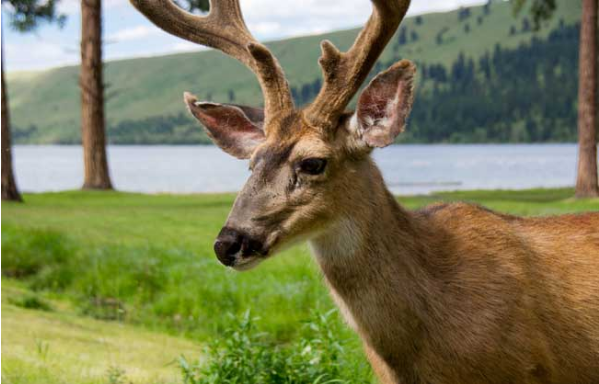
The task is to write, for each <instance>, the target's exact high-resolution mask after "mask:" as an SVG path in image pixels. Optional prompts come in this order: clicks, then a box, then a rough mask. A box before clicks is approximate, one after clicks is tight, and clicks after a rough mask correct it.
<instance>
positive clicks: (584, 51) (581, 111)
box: [576, 0, 599, 197]
mask: <svg viewBox="0 0 599 384" xmlns="http://www.w3.org/2000/svg"><path fill="white" fill-rule="evenodd" d="M579 49H580V51H579V64H578V65H579V67H578V72H579V77H578V79H579V82H578V174H577V178H576V197H599V184H598V183H597V53H598V52H597V0H583V2H582V20H581V23H580V48H579Z"/></svg>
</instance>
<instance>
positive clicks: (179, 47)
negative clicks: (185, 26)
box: [173, 41, 207, 52]
mask: <svg viewBox="0 0 599 384" xmlns="http://www.w3.org/2000/svg"><path fill="white" fill-rule="evenodd" d="M204 49H207V48H206V47H204V46H201V45H198V44H194V43H190V42H188V41H181V42H178V43H175V44H174V45H173V51H175V52H191V51H201V50H204Z"/></svg>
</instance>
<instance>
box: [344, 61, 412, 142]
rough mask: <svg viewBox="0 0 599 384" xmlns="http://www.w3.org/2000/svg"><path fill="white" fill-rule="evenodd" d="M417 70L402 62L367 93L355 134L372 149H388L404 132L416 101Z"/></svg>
mask: <svg viewBox="0 0 599 384" xmlns="http://www.w3.org/2000/svg"><path fill="white" fill-rule="evenodd" d="M415 73H416V66H415V65H414V64H413V63H412V62H410V61H408V60H402V61H400V62H398V63H395V64H394V65H393V66H391V67H390V68H389V69H387V70H386V71H384V72H381V73H379V74H378V75H377V76H376V77H375V78H374V79H372V81H371V82H370V84H368V86H367V87H366V88H365V89H364V91H363V92H362V94H361V95H360V98H359V99H358V105H357V108H356V113H355V115H354V118H353V119H352V123H351V124H352V125H353V126H352V127H351V128H352V130H353V131H354V132H356V133H357V135H358V136H359V137H358V139H361V141H362V142H363V143H365V144H366V145H368V146H369V147H386V146H387V145H389V144H391V143H393V141H394V140H395V138H396V137H397V135H399V134H400V133H401V132H402V131H403V130H404V128H405V125H406V120H407V118H408V115H409V114H410V111H411V110H412V102H413V100H414V85H413V80H414V74H415Z"/></svg>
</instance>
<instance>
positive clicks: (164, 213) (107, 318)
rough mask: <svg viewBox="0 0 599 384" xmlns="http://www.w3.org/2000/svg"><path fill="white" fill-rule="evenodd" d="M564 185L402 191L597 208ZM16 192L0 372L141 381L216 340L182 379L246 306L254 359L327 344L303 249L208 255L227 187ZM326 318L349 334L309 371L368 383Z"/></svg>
mask: <svg viewBox="0 0 599 384" xmlns="http://www.w3.org/2000/svg"><path fill="white" fill-rule="evenodd" d="M571 196H573V190H572V189H551V190H527V191H469V192H452V193H440V194H437V195H432V196H418V197H401V198H399V200H400V202H401V203H402V204H404V205H405V206H407V207H409V208H418V207H421V206H423V205H426V204H429V203H432V202H435V201H456V200H461V201H463V200H466V201H472V202H476V203H479V204H483V205H485V206H487V207H489V208H492V209H496V210H500V211H503V212H510V213H514V214H519V215H551V214H560V213H567V212H582V211H599V201H597V200H574V199H572V198H571ZM24 198H25V201H26V203H25V204H14V203H2V253H3V255H2V256H3V257H2V274H3V276H4V278H3V281H2V289H3V291H2V293H3V294H2V309H3V311H2V323H3V324H2V325H4V327H3V334H2V336H3V337H2V343H3V344H2V363H3V364H2V374H3V379H4V378H8V379H7V380H8V381H7V382H9V383H46V382H49V383H60V382H77V383H79V382H82V383H87V382H90V383H92V382H93V383H95V382H98V383H99V382H102V383H105V382H106V383H109V382H114V383H120V382H122V383H128V381H127V380H133V382H135V383H138V382H139V383H146V382H148V381H147V380H150V379H149V378H151V377H153V376H152V375H158V376H157V377H166V376H160V375H166V373H167V372H171V374H172V372H173V369H175V368H176V367H175V368H173V367H170V366H169V367H165V365H164V364H166V362H168V361H172V359H174V358H176V357H177V356H179V355H180V354H186V355H187V356H188V357H190V358H191V359H192V360H190V361H194V360H195V359H196V358H197V356H198V355H199V352H198V351H197V347H195V346H194V345H198V344H192V343H191V341H193V342H199V343H200V344H202V345H206V343H208V344H209V345H212V344H213V343H215V342H216V344H217V347H216V349H213V350H212V352H211V353H210V354H211V355H214V356H215V357H214V359H216V360H213V362H212V363H210V364H208V366H207V367H200V368H198V367H195V366H194V365H193V364H191V363H186V364H187V365H185V364H183V365H181V368H182V369H183V368H184V367H185V366H186V367H187V368H186V369H187V370H185V369H184V370H183V373H184V375H183V378H184V379H185V380H187V382H188V383H191V384H195V383H196V382H197V383H202V381H201V380H203V379H201V378H198V376H197V375H199V373H198V372H200V373H202V372H204V373H205V372H208V373H210V374H214V375H221V376H219V377H222V375H224V373H223V371H222V370H219V368H218V367H226V364H224V363H223V362H224V361H231V360H230V359H231V356H236V357H239V354H238V353H236V352H235V351H236V350H239V349H240V348H239V345H237V346H236V345H232V346H231V345H229V346H227V345H226V341H227V340H232V339H234V337H233V336H234V333H232V332H236V330H240V329H243V327H244V323H243V321H242V322H241V323H240V322H239V320H235V319H239V318H243V314H244V313H246V312H247V310H251V311H252V313H253V314H254V315H255V316H257V317H260V320H259V322H258V325H257V326H258V329H259V334H260V336H259V337H258V338H257V339H252V340H254V342H255V346H256V349H255V350H254V351H255V353H254V354H252V355H250V356H249V357H247V359H249V360H247V361H250V362H251V364H253V365H252V366H255V367H256V366H258V367H259V366H260V364H264V361H265V360H263V359H267V360H266V361H267V362H268V361H270V362H271V363H272V362H276V364H277V366H278V367H282V368H281V369H284V370H287V371H289V372H291V371H290V370H291V369H292V367H296V366H298V364H300V365H301V364H304V363H305V362H306V361H310V360H311V359H312V358H310V359H308V357H309V356H307V355H302V351H303V349H305V347H306V346H308V345H311V347H310V348H312V349H314V348H316V349H318V348H322V346H321V347H318V346H317V345H316V344H310V343H313V341H314V340H321V339H322V335H321V334H316V335H315V334H306V332H305V329H306V327H305V324H306V322H307V321H310V320H311V319H312V320H313V319H314V316H315V313H316V314H323V313H328V312H329V311H330V310H331V309H332V308H334V306H333V304H332V302H331V300H330V299H329V296H328V294H327V292H326V289H325V288H324V286H323V284H322V282H321V281H320V280H321V278H320V275H319V272H318V270H317V268H316V266H315V264H314V262H313V261H312V259H311V257H310V255H309V254H308V251H307V249H306V247H305V246H298V247H295V248H293V249H290V250H288V251H286V252H285V253H284V254H282V255H280V256H277V257H275V258H273V259H272V260H269V261H267V262H265V263H264V264H263V265H262V266H261V267H260V268H258V269H256V270H254V271H251V272H249V273H235V272H231V271H229V270H227V269H226V268H224V267H222V266H221V265H220V264H219V263H218V262H217V261H216V260H215V257H214V255H213V252H212V242H213V240H214V238H215V237H216V235H217V233H218V231H219V230H220V226H221V225H222V223H223V222H224V221H225V218H226V216H227V213H228V211H229V209H230V207H231V204H232V202H233V198H234V196H233V195H231V194H221V195H140V194H130V193H119V192H108V193H104V192H80V191H72V192H61V193H44V194H25V196H24ZM329 316H330V317H329V318H328V320H327V322H328V323H329V325H330V326H331V329H330V330H329V331H327V332H329V334H330V335H332V337H333V338H334V339H336V340H344V341H343V343H340V346H341V347H342V349H343V354H342V355H343V359H340V360H339V361H338V362H335V363H334V364H333V363H331V365H330V366H329V365H326V367H329V368H330V369H329V368H327V370H325V372H324V373H322V372H321V371H315V373H314V375H317V376H318V375H319V374H321V373H322V374H325V376H323V380H324V377H326V375H332V373H331V372H335V370H334V369H333V368H334V367H335V366H336V365H335V364H340V366H343V367H348V366H359V367H362V368H360V370H359V373H356V374H355V375H354V376H355V377H356V378H358V377H361V379H356V380H354V382H363V381H364V379H363V378H364V377H368V376H369V371H368V368H366V367H365V365H364V357H363V355H362V352H361V350H360V347H359V341H358V340H357V337H356V336H355V335H353V334H352V333H351V332H350V331H349V330H347V329H346V327H344V326H342V322H341V320H340V318H339V316H338V314H337V313H336V312H333V313H332V314H330V315H329ZM309 324H319V323H318V322H314V321H312V322H311V323H309ZM246 326H247V324H246ZM252 329H254V328H252ZM94 335H100V336H99V337H100V338H99V339H98V337H97V336H94ZM239 337H241V339H243V340H246V339H247V337H257V336H255V335H254V334H245V336H243V334H242V335H241V336H239ZM244 337H245V339H244ZM36 340H41V341H40V342H39V343H38V342H36ZM102 340H110V342H108V341H106V342H105V341H102ZM215 340H216V341H215ZM223 342H225V344H224V345H223V344H222V343H223ZM219 343H220V344H219ZM36 348H37V349H36ZM36 351H38V352H36ZM215 351H216V352H215ZM218 351H224V352H222V353H223V355H222V356H224V357H222V356H221V355H219V353H220V352H218ZM227 351H228V352H227ZM231 351H232V352H231ZM273 351H274V352H273ZM229 352H231V353H229ZM274 355H276V356H274ZM327 355H328V354H327ZM219 356H220V357H219ZM264 356H265V357H264ZM44 359H47V360H48V362H44ZM169 359H170V360H169ZM223 359H224V360H223ZM226 359H229V360H226ZM269 359H270V360H269ZM306 359H308V360H306ZM215 361H216V362H217V363H214V362H215ZM235 361H237V360H233V362H234V363H235ZM242 361H246V360H242ZM327 364H328V363H327ZM233 366H235V367H239V366H240V363H239V361H237V363H236V364H233ZM319 366H322V365H319ZM331 367H333V368H331ZM123 369H124V373H123V372H122V370H123ZM205 370H207V371H205ZM302 371H303V370H302ZM341 371H343V372H346V371H347V369H343V370H341ZM215 372H216V373H215ZM235 372H237V371H235ZM174 375H175V376H176V375H177V374H176V369H175V373H174ZM185 375H187V376H185ZM194 375H196V376H194ZM46 376H47V377H48V379H47V380H45V379H43V378H44V377H46ZM172 377H173V376H168V378H169V379H172ZM176 377H177V379H178V380H179V379H181V377H179V376H176ZM215 377H216V376H215ZM314 377H316V376H310V377H309V378H308V379H306V380H314ZM196 379H197V380H196ZM304 379H305V377H303V376H302V377H300V376H298V377H297V380H295V381H291V382H297V383H301V382H306V381H302V380H304ZM102 380H103V381H102ZM144 380H145V381H144ZM192 380H196V381H195V382H194V381H192ZM264 380H266V381H267V379H264ZM268 380H270V379H268ZM325 381H326V380H325ZM323 382H324V381H323Z"/></svg>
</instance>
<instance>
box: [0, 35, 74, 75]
mask: <svg viewBox="0 0 599 384" xmlns="http://www.w3.org/2000/svg"><path fill="white" fill-rule="evenodd" d="M5 49H6V57H7V59H6V60H7V61H10V69H11V70H13V71H23V70H34V69H41V68H48V67H57V66H62V65H70V64H75V63H77V62H78V60H79V55H78V52H72V51H71V50H70V49H67V48H65V47H64V46H62V45H60V44H56V43H53V42H47V41H34V42H29V43H28V44H26V45H25V44H14V43H7V44H6V45H5Z"/></svg>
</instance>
